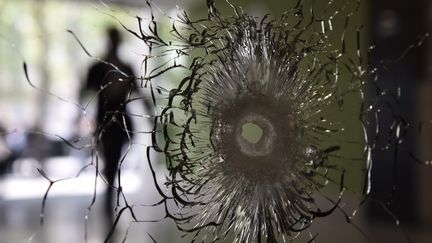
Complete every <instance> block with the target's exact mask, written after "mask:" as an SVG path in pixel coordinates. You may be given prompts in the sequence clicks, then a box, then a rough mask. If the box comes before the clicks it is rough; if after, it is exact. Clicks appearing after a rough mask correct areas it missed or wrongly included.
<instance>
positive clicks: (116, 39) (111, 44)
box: [106, 26, 122, 52]
mask: <svg viewBox="0 0 432 243" xmlns="http://www.w3.org/2000/svg"><path fill="white" fill-rule="evenodd" d="M106 35H107V40H108V50H109V51H110V52H113V51H117V49H118V48H119V46H120V44H121V42H122V37H121V34H120V31H119V30H118V29H117V28H116V27H114V26H111V27H109V28H108V29H107V31H106Z"/></svg>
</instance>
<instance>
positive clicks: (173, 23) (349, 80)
mask: <svg viewBox="0 0 432 243" xmlns="http://www.w3.org/2000/svg"><path fill="white" fill-rule="evenodd" d="M206 3H207V12H206V15H205V16H204V17H200V18H198V17H192V16H191V15H189V13H188V11H185V10H182V9H181V8H180V7H179V8H178V9H177V11H176V13H175V14H174V15H175V16H172V14H168V13H166V12H165V11H164V10H162V9H160V8H159V7H158V5H157V3H154V2H151V1H147V2H146V6H145V13H146V14H145V15H140V14H136V15H135V13H134V14H130V13H128V14H127V15H128V17H129V20H130V19H134V20H135V23H134V24H133V23H130V22H128V23H126V22H125V21H122V20H119V19H118V18H117V17H116V16H117V14H118V12H117V10H115V8H113V7H111V6H110V5H109V4H106V3H103V5H101V6H98V7H97V8H96V9H97V11H100V12H102V13H104V14H106V15H107V16H109V17H110V18H112V19H114V20H115V21H117V24H118V25H119V26H121V28H122V31H123V32H124V33H128V34H129V35H130V36H133V38H135V40H136V41H139V43H140V44H141V48H142V49H140V50H135V51H136V53H138V54H137V55H139V56H140V57H141V58H142V60H141V63H139V68H140V69H139V70H140V71H139V73H138V74H137V75H133V74H130V73H128V72H127V71H126V70H124V69H122V68H121V67H120V66H118V65H116V63H113V62H109V61H106V60H104V59H103V58H100V57H96V56H94V55H93V54H91V53H92V52H91V51H89V50H88V48H87V47H86V44H85V41H84V39H85V38H83V36H80V35H79V34H77V33H75V32H74V31H73V30H68V31H67V34H68V35H69V38H70V39H69V40H73V42H74V43H75V44H78V45H79V47H80V50H81V52H82V54H83V55H86V56H87V58H89V59H91V60H94V61H97V62H101V63H104V64H105V65H107V66H110V67H111V68H112V71H111V72H112V73H115V75H116V76H115V79H108V78H106V79H107V82H104V83H103V85H101V86H100V87H98V91H97V93H96V94H95V95H94V96H93V97H91V98H90V99H89V100H88V101H86V102H85V103H84V104H82V103H80V101H78V102H72V101H70V100H68V99H65V98H63V97H62V96H60V95H58V94H56V93H55V92H52V91H49V90H46V89H44V88H43V87H40V86H38V85H36V84H35V83H34V81H33V80H34V77H33V76H32V72H30V71H29V66H31V64H30V63H28V62H27V61H26V60H23V63H22V66H23V73H24V75H25V77H26V80H27V82H28V85H29V86H31V87H32V88H33V89H34V90H37V91H40V92H41V93H42V94H43V95H45V96H48V97H50V98H52V97H54V98H56V99H57V100H59V102H65V103H68V104H70V105H73V106H74V107H75V109H76V110H77V111H79V112H80V113H81V117H82V118H83V123H84V125H82V124H80V126H83V127H84V130H86V135H85V136H79V137H76V138H74V139H73V140H70V139H67V138H65V137H64V136H61V135H58V134H55V133H53V134H50V133H48V132H45V131H43V130H37V131H31V132H30V133H31V134H36V135H43V136H48V137H52V136H54V137H57V138H58V139H60V140H61V141H62V143H63V144H66V145H67V146H68V147H69V148H70V149H71V150H72V151H75V152H77V151H87V152H88V153H89V154H90V159H89V161H88V163H87V164H85V165H84V166H82V167H81V168H79V169H78V170H77V173H76V174H74V175H72V176H67V177H60V178H53V177H52V176H50V175H49V173H47V172H46V171H45V170H44V168H41V167H39V168H37V171H38V174H39V176H40V177H41V178H43V179H44V181H45V182H46V186H47V189H46V191H45V193H44V195H41V208H40V217H39V220H40V226H41V229H40V230H39V231H37V232H36V233H35V234H34V235H33V236H32V237H30V238H29V241H30V242H32V241H37V239H38V232H41V231H42V230H43V228H44V227H47V226H45V225H44V224H45V218H46V210H49V202H50V194H51V192H52V190H53V189H54V188H55V185H56V184H57V183H62V182H64V181H68V180H74V179H76V178H80V177H82V174H83V173H87V172H88V173H90V174H91V175H92V176H91V177H90V178H91V180H89V181H88V182H87V183H89V184H85V186H86V187H90V188H91V190H92V196H91V198H90V200H89V204H88V205H87V208H86V209H84V210H83V212H81V213H83V215H82V217H83V221H82V222H83V226H84V228H85V230H84V231H85V232H84V234H83V236H82V238H83V240H84V241H85V242H89V235H91V234H92V232H91V231H92V229H93V228H92V224H94V223H95V222H96V223H97V220H98V219H97V218H96V217H95V216H94V215H93V213H94V211H95V207H96V205H97V203H98V202H100V201H101V200H103V199H102V198H101V196H100V195H99V194H101V193H103V191H104V190H105V188H110V187H112V188H113V189H114V190H115V193H114V201H115V204H114V205H113V207H114V208H113V209H112V210H113V212H114V214H115V216H114V219H113V221H112V222H109V220H108V222H109V224H110V225H109V230H108V231H107V232H106V233H105V234H104V240H105V242H110V241H112V240H113V241H114V240H118V241H119V242H129V241H128V239H129V238H130V237H129V236H130V235H129V234H131V233H130V232H131V231H140V227H142V225H147V224H152V225H160V224H161V223H166V222H169V223H168V224H171V225H170V226H169V227H171V228H172V229H170V230H173V231H177V232H178V240H180V239H181V240H184V241H185V242H191V241H192V242H196V241H197V242H261V241H263V242H291V241H299V242H321V240H320V239H321V236H322V235H325V232H323V230H322V229H325V228H326V227H327V226H326V221H325V219H326V218H327V217H330V216H332V215H333V216H334V215H335V214H339V218H338V219H337V220H338V221H341V222H344V224H345V225H348V226H349V228H350V229H354V230H353V231H352V232H353V234H358V235H360V236H361V237H362V239H363V240H364V241H366V242H374V240H373V239H372V237H373V236H371V235H370V234H369V233H368V229H367V227H365V223H364V222H363V221H364V219H363V218H359V217H360V216H358V215H359V214H362V215H363V214H366V212H367V211H368V208H369V207H372V208H373V207H375V208H378V210H379V211H380V212H381V213H382V214H384V215H385V217H387V218H390V219H391V221H392V222H391V224H392V225H395V226H396V228H397V230H398V232H400V233H401V234H402V235H404V236H405V239H404V240H406V242H410V241H411V239H410V236H409V234H408V232H407V231H406V229H404V228H403V227H402V226H401V219H400V217H399V216H398V215H397V214H396V212H393V208H392V202H393V200H394V198H395V197H396V194H397V192H398V190H399V188H398V187H397V186H396V180H397V176H398V175H399V174H398V173H399V172H398V170H397V169H398V166H400V165H399V164H398V162H397V160H398V158H400V155H399V153H404V155H405V156H408V157H409V160H407V161H406V162H405V161H404V163H418V164H424V165H429V164H431V162H430V160H428V159H427V158H424V157H422V156H419V153H418V151H415V150H413V146H411V144H410V143H412V142H413V141H415V139H416V138H417V137H418V136H420V135H419V134H421V133H422V131H424V130H425V129H426V130H427V129H428V126H430V122H429V121H424V120H421V121H418V120H416V119H412V118H411V117H408V115H407V114H405V113H403V112H401V108H400V107H401V106H403V105H404V101H403V99H404V97H403V93H404V91H406V89H407V88H405V87H401V85H400V84H398V83H397V81H394V84H389V83H388V81H386V80H387V79H389V77H388V76H387V75H388V73H387V72H388V71H387V70H388V69H389V68H390V67H391V66H392V65H394V64H395V63H396V64H397V63H400V62H401V60H403V59H404V58H405V56H406V55H407V53H409V52H410V51H412V50H413V49H415V48H417V47H420V46H422V45H423V44H424V42H425V41H426V40H428V39H427V37H428V35H427V34H424V35H423V36H422V37H420V38H418V40H417V41H413V44H412V45H409V46H407V47H406V48H405V51H403V52H401V53H397V55H396V58H393V59H391V60H390V59H389V60H384V61H381V60H380V61H377V60H375V59H374V58H373V56H374V55H375V53H376V52H375V49H374V46H370V45H369V43H368V41H367V38H366V37H365V35H366V33H365V32H366V30H365V29H366V27H365V24H364V23H363V22H364V20H363V19H362V15H361V12H362V11H366V10H365V9H364V8H365V6H364V4H363V3H362V2H360V1H337V0H334V1H321V2H318V1H306V0H305V1H302V0H299V1H290V3H289V4H288V5H289V7H287V8H286V9H285V10H284V12H283V13H282V14H281V15H279V16H278V15H276V16H274V15H262V16H254V15H252V14H250V13H248V11H246V10H244V9H242V7H241V5H237V4H233V3H231V2H228V1H213V0H208V1H207V2H206ZM226 9H229V10H226ZM414 40H415V39H414ZM8 44H10V43H8ZM371 56H372V58H371ZM390 79H391V78H390ZM128 81H132V82H131V83H130V84H131V86H128V90H127V91H126V92H125V94H127V95H126V96H125V97H124V101H123V103H121V108H118V109H116V110H112V111H110V112H111V113H110V115H109V116H108V117H109V118H108V119H106V120H104V124H102V125H99V127H93V125H92V121H91V118H89V117H90V116H91V115H89V114H88V113H92V111H91V107H92V105H93V106H94V103H95V100H97V99H101V97H102V96H104V95H107V96H109V93H110V92H114V93H116V92H120V91H119V89H120V88H119V87H121V85H122V84H124V83H125V82H128ZM136 91H137V92H136ZM138 103H139V104H142V103H145V104H146V105H147V106H151V108H146V109H145V110H144V111H143V110H141V111H140V113H135V112H131V111H130V110H128V109H126V108H124V107H126V106H129V105H134V104H138ZM149 104H150V105H149ZM93 113H94V112H93ZM128 117H132V123H146V124H147V130H142V129H141V127H139V128H137V127H136V126H134V127H132V126H131V125H130V122H129V121H128V119H129V118H128ZM108 124H117V125H118V126H120V127H121V128H122V129H123V131H124V132H125V134H126V135H127V138H128V143H127V145H126V146H125V148H124V150H123V152H122V156H121V158H120V161H119V163H118V167H117V169H116V176H117V177H116V178H117V179H116V181H115V183H114V184H113V185H109V184H110V183H108V182H107V178H106V177H105V175H104V172H103V166H106V165H104V162H101V159H100V158H101V155H100V153H101V152H100V149H99V148H100V146H101V143H102V142H101V141H102V139H103V133H104V132H105V130H108V129H109V126H108ZM1 132H2V131H1ZM2 133H3V132H2ZM9 133H14V131H6V132H4V134H9ZM137 135H144V136H146V137H147V139H148V141H149V144H142V143H136V142H135V141H136V140H134V137H135V136H137ZM407 141H408V142H407ZM105 149H106V148H105ZM134 150H137V151H138V152H137V153H133V152H132V151H134ZM383 151H384V152H383ZM385 153H391V156H390V157H391V161H392V165H391V166H390V168H391V169H390V171H386V172H384V173H387V174H392V178H391V183H392V190H391V192H390V193H389V194H386V195H383V194H379V193H376V192H374V188H375V187H374V186H375V185H374V183H372V182H373V181H374V179H373V178H375V177H379V176H381V175H379V174H378V175H377V174H376V173H375V174H374V173H373V171H374V170H373V168H374V166H375V164H376V163H380V160H384V159H385V160H386V161H387V160H389V159H388V158H390V157H389V156H388V155H383V154H385ZM131 154H138V155H135V156H138V157H140V159H142V158H145V161H146V162H145V163H146V164H145V173H143V174H142V175H140V176H141V177H142V178H141V179H142V181H145V184H144V183H142V184H141V185H140V186H141V187H143V188H142V190H144V191H153V192H155V193H154V194H155V195H157V196H156V197H157V198H156V199H155V200H154V201H151V202H148V201H146V202H143V201H140V200H139V199H137V198H134V197H129V196H128V194H127V193H126V192H125V190H127V187H128V185H130V184H131V181H133V178H132V177H128V176H129V174H127V175H126V176H124V175H123V172H124V164H123V163H124V162H125V161H128V160H131V159H135V157H133V156H132V157H131ZM144 177H145V178H144ZM101 185H103V187H104V188H101ZM377 187H379V186H377ZM371 205H372V206H371ZM374 205H375V206H374ZM394 210H395V211H396V209H394ZM152 211H153V212H155V211H157V212H158V213H151V212H152ZM99 223H100V224H102V222H99ZM402 224H403V222H402ZM50 227H51V226H50ZM153 227H158V226H153ZM169 227H167V228H169ZM320 229H321V230H320ZM167 230H168V229H167ZM324 237H329V233H328V234H327V236H324ZM145 241H146V242H147V241H153V242H164V241H163V240H160V239H158V237H157V236H154V235H152V234H151V233H147V236H146V239H145ZM116 242H117V241H116Z"/></svg>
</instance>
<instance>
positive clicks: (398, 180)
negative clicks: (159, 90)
mask: <svg viewBox="0 0 432 243" xmlns="http://www.w3.org/2000/svg"><path fill="white" fill-rule="evenodd" d="M154 2H155V3H156V4H157V5H158V6H159V7H160V9H162V10H163V11H165V12H166V13H167V14H169V15H172V16H175V13H176V11H178V10H177V8H176V6H177V5H178V6H181V7H182V8H184V9H186V10H188V11H189V12H190V13H191V15H192V16H205V14H206V4H205V1H196V0H183V1H180V0H175V1H172V0H155V1H154ZM232 2H233V3H236V4H239V5H241V6H243V7H244V9H245V11H247V12H248V13H250V14H252V15H255V16H263V15H264V14H265V13H272V14H274V15H275V16H278V15H279V14H281V13H282V12H283V11H285V10H286V7H285V5H287V6H291V4H286V3H284V1H280V0H279V1H277V0H268V1H258V0H254V1H246V0H243V1H240V0H239V1H232ZM362 2H363V3H362V8H361V10H360V16H361V19H362V21H364V22H365V23H366V25H365V26H366V27H367V29H366V30H365V31H364V32H365V33H366V34H365V35H364V36H362V41H363V43H365V45H366V46H367V45H373V46H375V47H374V51H373V52H372V55H371V63H372V65H379V64H380V62H381V60H385V59H389V60H397V61H396V62H395V63H391V64H389V65H387V67H386V70H385V72H384V73H383V74H382V75H380V79H379V80H380V81H379V82H380V87H381V88H382V89H383V90H389V91H390V92H396V93H398V92H399V93H400V94H401V95H400V97H401V98H400V99H399V102H394V101H389V100H387V99H386V98H385V97H386V96H385V95H383V97H384V98H383V99H379V100H378V101H377V102H378V103H380V102H381V103H382V104H388V103H389V102H390V103H391V102H394V103H391V104H390V105H391V106H392V109H391V110H392V111H394V112H393V113H392V112H382V113H380V124H379V126H380V127H382V128H383V130H384V132H383V133H384V134H385V133H386V129H388V130H389V131H388V132H387V133H388V134H391V133H392V132H393V130H391V129H390V128H391V127H392V125H393V124H394V122H395V121H398V122H400V119H397V117H396V115H399V116H400V117H403V118H404V119H403V120H404V121H406V122H407V123H409V124H423V123H424V125H422V126H412V127H410V129H409V131H410V132H409V135H407V136H406V139H405V140H404V141H403V142H401V143H403V148H406V150H407V151H411V152H413V153H414V154H415V155H416V157H418V158H419V160H420V162H416V161H415V159H413V157H412V156H411V154H410V153H408V152H407V151H395V149H382V148H383V147H385V145H386V144H387V143H388V140H389V139H390V138H388V137H385V136H383V137H382V138H379V139H377V141H376V144H377V146H376V148H377V149H376V150H375V151H374V153H373V156H374V157H373V159H374V164H373V169H372V192H371V197H372V198H373V199H374V200H375V199H376V202H377V203H375V202H374V201H373V200H370V201H368V203H367V204H365V205H364V206H362V208H361V209H360V210H359V213H358V215H357V216H356V222H355V224H356V226H354V225H353V224H350V223H347V220H346V218H345V215H343V213H341V212H339V211H336V212H335V213H333V214H332V215H331V216H329V217H326V218H323V219H318V220H317V221H318V223H319V224H316V225H319V226H320V227H319V228H317V227H315V225H314V226H313V227H312V231H314V232H318V233H319V236H318V238H317V240H316V242H335V241H337V242H369V241H372V242H383V241H384V240H385V241H389V242H407V240H406V237H405V236H404V235H405V234H408V235H409V237H410V238H411V239H412V242H419V243H422V242H430V241H431V240H432V207H431V205H432V191H431V187H430V185H432V168H431V167H432V166H426V165H424V164H425V162H427V161H429V163H431V162H430V159H432V152H431V149H430V148H431V146H432V129H431V128H430V125H427V124H428V123H431V122H430V121H432V110H431V107H432V65H431V63H432V51H431V41H430V39H426V41H424V42H423V44H422V45H417V44H418V42H419V40H421V39H422V37H423V36H425V34H426V33H428V32H429V33H432V28H431V27H432V17H431V16H432V3H431V2H430V1H428V0H418V1H415V2H408V1H403V0H391V1H390V0H380V1H367V0H363V1H362ZM137 15H138V16H142V17H143V18H149V17H150V16H149V10H148V8H147V5H146V3H145V1H142V0H109V1H108V0H105V1H103V2H101V1H98V0H94V1H91V0H18V1H16V0H0V242H1V243H10V242H14V243H19V242H29V241H30V242H40V243H45V242H46V243H48V242H55V243H69V242H70V243H79V242H84V237H86V238H87V242H89V243H93V242H103V239H104V236H105V235H106V226H105V224H104V223H103V222H104V220H105V219H104V213H103V209H102V205H101V203H102V202H101V201H102V199H101V198H102V196H103V195H101V193H103V190H104V187H105V186H106V185H105V183H104V182H103V181H101V180H99V181H95V173H96V171H95V168H94V167H91V166H89V167H86V165H88V164H89V163H90V162H91V161H92V158H93V157H92V154H91V152H92V151H93V147H92V146H93V145H92V144H93V143H92V141H91V131H92V130H93V129H94V128H93V127H94V126H95V121H94V118H93V117H94V116H95V113H96V109H97V108H96V105H95V102H93V101H92V97H86V98H85V99H84V100H83V99H82V97H81V94H80V90H81V89H82V87H83V86H84V83H85V80H86V78H87V72H88V69H89V66H90V65H91V64H92V63H94V62H95V61H96V59H95V58H94V57H101V56H102V55H103V53H104V50H105V48H106V37H105V30H106V28H107V27H109V26H113V25H116V26H118V27H119V28H121V27H120V25H119V22H121V23H122V24H124V25H125V26H128V27H130V28H132V29H135V30H137V20H136V17H135V16H137ZM159 24H161V25H162V26H163V25H166V26H167V28H166V29H168V28H169V27H170V22H169V21H167V22H166V23H164V22H162V23H159ZM67 30H70V31H72V32H73V33H74V34H75V35H76V36H77V37H78V38H79V41H80V42H81V43H82V45H83V46H84V47H85V50H83V48H82V47H81V46H80V44H79V43H78V42H77V41H76V40H75V39H74V37H73V35H72V34H71V33H70V32H68V31H67ZM122 33H123V34H124V35H123V36H124V43H123V45H122V46H121V47H120V52H119V54H120V57H121V59H122V60H124V61H125V62H127V63H128V64H130V65H131V66H132V68H133V69H134V72H136V73H138V72H139V71H140V68H141V62H142V56H143V55H144V54H145V52H146V51H147V49H146V47H145V45H144V44H143V43H142V42H140V40H139V39H138V38H135V37H133V36H132V35H130V34H127V33H126V32H125V31H123V32H122ZM411 45H414V48H413V49H410V50H409V52H407V53H406V55H405V54H404V52H405V51H406V50H408V49H409V48H410V46H411ZM86 51H88V52H89V53H90V54H91V56H93V57H91V56H89V55H87V54H86ZM401 56H402V57H403V58H399V57H401ZM24 62H25V63H26V65H27V70H28V76H29V78H30V81H31V84H30V83H29V82H28V81H27V80H26V77H25V72H24V70H23V63H24ZM32 85H34V86H36V87H37V88H34V87H32ZM398 87H400V89H398ZM399 90H400V91H399ZM373 92H375V90H374V89H371V90H370V91H369V90H367V91H366V97H368V95H370V96H373V94H372V93H373ZM52 94H53V95H52ZM87 102H88V104H89V106H88V108H87V110H86V116H87V119H81V118H80V117H81V116H82V115H81V114H82V110H80V108H79V107H78V106H77V105H76V104H81V105H83V104H85V103H87ZM129 108H130V110H131V112H133V113H136V114H148V113H149V112H150V111H148V110H145V108H143V107H141V106H139V105H132V106H131V107H129ZM395 114H396V115H395ZM372 120H373V119H372ZM420 122H423V123H420ZM133 123H134V124H135V128H136V129H137V130H140V131H148V130H151V126H152V124H151V121H150V120H149V119H148V118H145V117H141V118H134V119H133ZM377 125H378V124H375V123H374V122H373V121H371V125H370V129H375V128H376V126H377ZM41 131H43V132H41ZM389 137H390V135H389ZM77 138H81V139H80V140H77V141H75V139H77ZM64 140H67V141H74V145H76V146H78V147H79V148H80V149H75V148H72V147H70V146H68V144H67V143H66V142H65V141H64ZM392 142H396V143H398V142H399V141H392ZM133 143H134V144H137V145H138V146H134V147H132V150H131V151H130V152H129V153H128V156H127V157H126V160H125V162H124V164H123V166H122V169H123V170H122V177H124V179H122V183H123V185H122V187H123V190H124V193H125V194H126V195H127V198H128V200H130V201H129V202H130V203H131V204H138V205H144V204H148V205H150V204H153V203H156V202H157V201H158V200H160V197H159V196H158V193H157V191H156V190H155V189H154V186H153V182H152V177H151V175H150V172H149V168H148V166H147V162H146V155H145V153H146V146H147V145H150V144H151V138H150V137H149V136H148V135H146V134H138V135H137V136H134V138H133ZM395 147H397V145H396V146H395ZM152 156H153V157H154V159H155V160H156V159H158V157H157V155H152ZM395 158H396V159H395ZM428 158H429V160H428ZM37 168H42V169H43V170H44V171H45V172H46V174H47V177H48V178H50V180H52V181H55V180H57V179H60V178H69V177H70V178H74V179H71V180H65V181H60V182H58V183H57V182H56V183H54V184H53V186H52V188H51V189H50V191H49V196H48V200H46V201H44V202H45V203H46V205H45V206H44V207H42V203H43V200H42V199H43V197H44V195H45V193H46V191H47V189H48V187H49V186H50V184H49V181H48V180H47V179H46V178H44V177H43V176H42V175H41V174H40V173H39V172H38V170H37ZM82 168H84V169H82ZM395 168H397V169H395ZM156 169H157V170H163V169H162V168H156ZM79 172H80V176H79V177H77V178H75V177H76V175H77V174H78V173H79ZM359 174H360V173H359ZM357 184H360V182H358V183H357ZM95 188H96V190H95ZM95 194H96V199H97V200H96V203H95V204H94V205H93V204H92V201H93V200H92V199H93V196H94V195H95ZM349 200H350V199H349V198H348V202H349ZM352 200H353V201H355V200H357V198H356V199H354V198H353V199H352ZM90 205H92V207H91V208H90V209H89V206H90ZM383 205H385V206H386V208H389V209H390V210H391V211H392V212H393V213H392V214H389V213H388V212H387V209H385V208H384V207H383ZM41 209H44V210H43V211H41ZM136 210H137V212H138V213H139V215H142V216H143V219H144V218H145V219H149V220H155V219H156V220H157V219H160V218H163V217H164V211H163V208H162V207H156V209H155V207H137V209H136ZM41 214H43V217H41ZM86 215H87V216H89V218H88V220H86ZM393 216H394V217H396V218H398V219H400V227H398V226H396V224H395V219H394V217H393ZM41 219H43V227H41ZM130 221H131V215H128V214H127V213H125V216H124V217H123V216H122V217H121V220H120V223H119V225H120V226H119V231H121V232H120V233H119V234H118V236H117V237H118V239H117V241H115V242H121V240H122V238H123V236H124V235H125V234H126V230H127V228H128V226H129V222H130ZM357 226H358V227H359V228H360V229H361V230H358V229H357V228H356V227H357ZM85 228H87V235H86V234H85ZM402 229H403V230H402ZM362 232H363V233H362ZM149 234H150V235H152V237H154V238H155V239H156V241H157V242H179V239H181V238H180V237H181V235H182V233H181V232H178V230H177V229H176V227H175V225H174V224H173V223H172V222H171V221H169V220H162V221H160V222H158V223H152V222H141V223H138V224H132V225H131V226H130V230H129V231H128V234H127V237H126V241H125V242H152V239H151V237H150V236H149ZM365 235H366V236H367V237H365ZM300 242H303V241H300Z"/></svg>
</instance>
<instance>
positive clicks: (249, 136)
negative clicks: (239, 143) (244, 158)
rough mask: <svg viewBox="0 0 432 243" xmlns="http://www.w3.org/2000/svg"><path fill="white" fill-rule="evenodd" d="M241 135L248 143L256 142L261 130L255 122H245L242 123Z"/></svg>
mask: <svg viewBox="0 0 432 243" xmlns="http://www.w3.org/2000/svg"><path fill="white" fill-rule="evenodd" d="M241 135H242V137H243V138H244V139H245V140H246V141H248V142H249V143H258V141H259V140H260V139H261V137H262V135H263V130H262V128H261V127H260V126H258V125H257V124H255V123H252V122H247V123H245V124H243V125H242V132H241Z"/></svg>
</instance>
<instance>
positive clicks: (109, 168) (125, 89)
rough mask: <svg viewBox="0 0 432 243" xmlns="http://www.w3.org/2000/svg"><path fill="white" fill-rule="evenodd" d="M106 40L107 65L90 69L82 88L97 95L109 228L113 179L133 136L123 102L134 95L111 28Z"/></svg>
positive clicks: (116, 35) (132, 81) (118, 37)
mask: <svg viewBox="0 0 432 243" xmlns="http://www.w3.org/2000/svg"><path fill="white" fill-rule="evenodd" d="M107 37H108V49H107V52H106V56H105V57H104V58H103V60H104V61H105V62H106V63H103V62H98V63H96V64H94V65H93V66H92V67H91V68H90V70H89V73H88V76H87V85H86V87H84V88H85V89H86V90H91V91H96V92H99V93H98V104H97V105H98V106H97V130H96V136H98V141H99V142H100V144H99V146H98V147H99V148H100V149H101V150H100V151H101V153H102V156H103V159H104V161H105V167H104V170H103V174H104V176H105V178H106V180H107V182H108V190H107V193H106V196H105V212H106V214H107V216H108V219H109V222H108V223H109V224H110V227H111V226H112V224H113V222H114V217H113V209H114V203H113V199H114V198H113V196H114V193H115V189H114V187H113V184H114V179H115V177H116V174H117V171H118V166H119V161H120V160H121V152H122V147H123V145H124V144H125V143H127V142H128V141H129V140H130V139H131V137H132V135H133V133H132V132H128V131H133V127H132V122H131V119H130V117H129V116H128V115H127V113H126V103H125V102H126V101H127V99H128V96H129V95H130V94H131V93H132V92H133V91H136V83H135V78H134V75H133V71H132V68H131V67H130V66H129V65H127V64H125V63H124V62H123V61H121V60H120V58H119V56H118V53H117V52H118V49H119V46H120V44H121V35H120V32H119V31H118V30H117V29H115V28H110V29H108V31H107ZM144 105H145V106H146V108H147V111H149V112H150V106H149V104H147V103H144Z"/></svg>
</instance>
